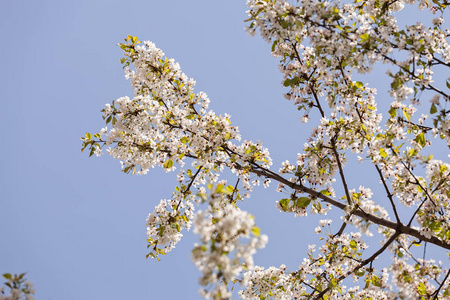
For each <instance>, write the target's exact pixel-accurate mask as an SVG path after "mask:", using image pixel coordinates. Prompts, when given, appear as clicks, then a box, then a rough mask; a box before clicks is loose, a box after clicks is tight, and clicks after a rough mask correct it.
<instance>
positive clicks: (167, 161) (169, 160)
mask: <svg viewBox="0 0 450 300" xmlns="http://www.w3.org/2000/svg"><path fill="white" fill-rule="evenodd" d="M163 166H164V168H165V169H169V168H172V166H173V160H172V157H170V158H169V159H167V160H166V162H165V163H164V165H163Z"/></svg>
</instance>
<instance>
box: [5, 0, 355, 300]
mask: <svg viewBox="0 0 450 300" xmlns="http://www.w3.org/2000/svg"><path fill="white" fill-rule="evenodd" d="M245 11H246V6H245V1H211V0H196V1H181V0H172V1H133V2H130V3H126V2H124V1H116V0H111V1H86V0H79V1H63V0H58V1H56V0H54V1H50V0H43V1H11V0H4V1H1V2H0V23H1V25H0V31H1V33H2V36H3V43H2V45H3V46H2V47H1V50H0V51H1V54H2V55H1V57H2V69H3V72H1V74H0V76H1V78H0V82H1V84H2V88H1V89H0V93H1V98H0V101H1V105H2V111H3V113H2V118H0V125H1V128H2V133H3V138H2V146H1V150H0V151H1V154H2V160H1V161H2V162H1V169H0V170H1V173H0V174H1V175H0V180H1V185H0V186H1V190H0V193H1V194H0V195H1V196H0V199H1V200H0V201H1V206H0V207H1V208H0V233H1V235H0V273H5V272H11V273H13V272H14V273H22V272H28V278H29V279H30V280H32V281H33V282H34V284H35V287H36V289H37V293H36V298H37V299H39V300H41V299H42V300H57V299H58V300H59V299H66V300H72V299H73V300H75V299H76V300H79V299H112V300H114V299H197V298H198V293H197V290H198V288H199V286H198V284H197V280H198V277H199V275H200V274H199V272H198V271H197V270H196V269H195V267H194V265H193V263H192V262H191V261H190V251H191V249H192V245H193V243H194V242H195V240H196V237H195V236H194V235H193V234H192V233H187V234H186V236H185V238H184V239H183V240H182V241H181V242H180V243H179V244H178V246H177V248H176V249H175V250H173V251H172V252H171V253H170V254H169V255H167V256H166V257H163V259H162V261H161V262H157V261H153V260H146V259H145V254H146V253H147V252H146V234H145V231H146V228H145V219H146V217H147V215H148V213H149V212H151V211H153V208H154V206H155V205H156V204H157V203H158V202H159V200H160V199H162V198H169V197H170V195H171V193H172V191H173V188H174V186H175V185H176V180H175V177H176V173H169V174H166V173H164V172H163V171H162V170H158V169H154V170H151V172H149V174H148V175H145V176H129V175H125V174H123V173H122V172H120V164H119V162H118V161H115V160H113V159H112V158H111V157H108V156H106V155H105V156H102V157H101V158H88V155H87V154H86V153H84V154H82V153H81V152H80V148H81V141H80V139H79V138H80V136H82V135H84V133H85V132H97V131H98V130H99V129H100V128H102V127H104V121H103V120H102V118H101V113H100V110H101V109H102V108H103V106H104V104H105V103H108V102H111V101H112V100H113V99H117V98H119V97H121V96H125V95H130V96H131V95H132V91H131V88H130V84H129V82H128V81H126V80H125V78H124V75H123V71H122V68H121V65H120V63H119V58H120V57H121V55H122V52H121V50H120V48H119V47H117V46H116V44H117V43H119V42H121V41H122V40H123V38H125V37H126V35H127V34H131V35H136V36H138V37H139V38H140V39H141V40H151V41H153V42H154V43H156V45H157V46H158V47H159V48H161V49H163V51H164V52H165V53H166V55H167V56H168V57H173V58H175V59H176V60H177V61H178V62H179V63H180V65H181V67H182V69H183V71H184V72H185V73H186V74H187V75H188V76H189V77H193V78H194V79H196V81H197V91H201V90H202V91H205V92H206V93H207V94H208V95H209V97H210V99H211V108H212V109H214V110H215V111H216V113H218V114H220V113H222V114H223V113H229V114H231V115H232V122H233V124H235V125H238V126H239V127H240V130H241V133H242V135H243V138H244V139H251V140H257V139H260V140H262V141H263V143H264V145H265V146H267V147H268V148H269V150H270V152H271V154H272V157H273V159H274V167H273V169H274V170H278V168H279V165H280V163H281V162H282V161H283V160H285V159H290V160H291V161H293V160H295V157H296V153H297V152H298V151H299V150H300V149H301V146H302V145H303V143H304V142H305V139H306V137H307V136H308V135H309V132H308V129H305V127H303V126H302V124H301V123H300V122H299V118H300V117H301V116H302V115H301V114H300V113H299V112H298V111H297V110H296V109H295V107H294V106H293V105H292V104H291V103H289V102H288V101H286V100H284V98H283V88H282V85H281V80H282V77H281V75H280V73H279V71H278V67H277V61H276V59H274V58H272V57H271V56H270V46H269V45H266V44H265V43H264V42H263V41H262V40H261V39H260V38H259V37H253V38H252V37H250V36H249V35H248V34H247V33H246V32H245V30H244V22H243V20H244V19H246V14H245ZM355 170H357V169H354V170H353V172H356V171H355ZM350 172H351V171H350ZM355 174H357V173H355ZM360 181H362V179H361V178H360V176H359V177H358V176H355V178H354V179H353V181H352V182H351V183H352V185H353V187H358V186H359V184H361V182H360ZM274 189H275V186H272V187H271V188H270V189H266V190H264V189H263V188H262V187H261V188H259V189H257V190H256V191H255V192H254V193H253V194H252V198H250V199H248V200H247V202H246V203H244V205H243V207H244V208H245V209H247V210H249V211H250V212H251V213H252V214H254V215H255V217H256V223H257V225H259V226H260V228H261V232H263V233H266V234H268V235H269V244H268V246H267V247H266V249H264V250H261V251H260V253H259V254H258V255H257V257H256V264H259V265H263V266H266V267H268V266H271V265H275V266H279V265H280V264H281V263H285V264H286V265H287V266H288V268H290V269H294V268H296V267H297V266H298V265H299V264H300V263H301V261H302V258H303V256H304V253H305V249H306V248H307V245H308V243H310V244H312V243H318V236H315V235H312V234H311V228H314V227H315V226H316V224H317V222H315V221H314V222H312V221H311V220H312V219H299V218H297V219H294V218H293V216H292V215H287V214H282V213H279V212H278V211H277V210H276V209H275V201H276V200H279V199H280V198H283V196H284V195H280V194H277V193H275V192H274ZM313 220H317V218H313Z"/></svg>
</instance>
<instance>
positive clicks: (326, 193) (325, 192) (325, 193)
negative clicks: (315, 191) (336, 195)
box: [320, 190, 331, 196]
mask: <svg viewBox="0 0 450 300" xmlns="http://www.w3.org/2000/svg"><path fill="white" fill-rule="evenodd" d="M320 193H321V194H322V195H325V196H331V193H330V192H329V191H328V190H321V191H320Z"/></svg>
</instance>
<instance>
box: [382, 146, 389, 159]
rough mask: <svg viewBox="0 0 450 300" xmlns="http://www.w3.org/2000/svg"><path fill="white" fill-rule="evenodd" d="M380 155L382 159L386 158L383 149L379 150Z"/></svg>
mask: <svg viewBox="0 0 450 300" xmlns="http://www.w3.org/2000/svg"><path fill="white" fill-rule="evenodd" d="M380 155H381V157H382V158H386V157H387V156H388V154H387V152H386V150H384V148H380Z"/></svg>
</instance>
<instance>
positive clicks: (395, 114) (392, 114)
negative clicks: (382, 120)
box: [389, 107, 397, 118]
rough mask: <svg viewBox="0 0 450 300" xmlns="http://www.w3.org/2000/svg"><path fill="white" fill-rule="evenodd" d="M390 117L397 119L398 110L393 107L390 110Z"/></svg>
mask: <svg viewBox="0 0 450 300" xmlns="http://www.w3.org/2000/svg"><path fill="white" fill-rule="evenodd" d="M389 115H390V116H391V117H392V118H394V117H396V116H397V109H395V108H393V107H391V108H390V109H389Z"/></svg>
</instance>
